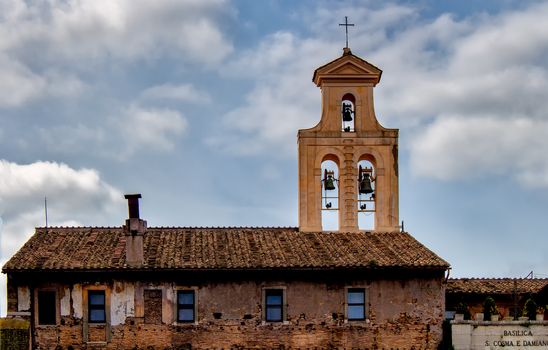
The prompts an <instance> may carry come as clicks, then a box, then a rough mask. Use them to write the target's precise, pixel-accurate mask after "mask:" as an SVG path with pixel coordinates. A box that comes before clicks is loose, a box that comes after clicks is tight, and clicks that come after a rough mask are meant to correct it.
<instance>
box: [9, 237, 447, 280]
mask: <svg viewBox="0 0 548 350" xmlns="http://www.w3.org/2000/svg"><path fill="white" fill-rule="evenodd" d="M125 240H126V237H125V235H124V233H123V231H122V228H120V227H116V228H90V227H73V228H48V230H47V232H46V230H45V229H43V228H38V229H36V233H35V234H34V235H33V236H32V237H31V238H30V239H29V241H27V243H26V244H25V245H24V246H23V247H22V248H21V249H20V250H19V251H18V252H17V253H16V254H15V255H14V256H13V257H12V258H11V259H10V260H9V261H8V262H7V263H6V264H5V265H4V267H3V271H5V272H7V271H21V270H70V269H76V270H103V269H108V270H112V269H126V268H128V267H127V266H126V264H125ZM144 256H145V264H144V268H147V269H269V268H320V269H322V268H356V267H359V268H384V267H403V268H435V269H446V268H447V267H448V266H449V264H448V263H447V262H445V261H444V260H443V259H441V258H440V257H438V256H437V255H435V254H434V253H433V252H431V251H430V250H428V249H427V248H426V247H424V246H423V245H422V244H420V243H419V242H418V241H416V240H415V239H414V238H413V237H412V236H411V235H409V234H408V233H405V232H357V233H344V232H306V233H304V232H299V231H298V229H297V228H148V230H147V232H146V234H145V237H144Z"/></svg>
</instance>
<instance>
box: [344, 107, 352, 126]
mask: <svg viewBox="0 0 548 350" xmlns="http://www.w3.org/2000/svg"><path fill="white" fill-rule="evenodd" d="M351 121H352V109H351V108H350V105H349V104H346V103H343V122H351Z"/></svg>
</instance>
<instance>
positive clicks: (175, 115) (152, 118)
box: [115, 106, 188, 154]
mask: <svg viewBox="0 0 548 350" xmlns="http://www.w3.org/2000/svg"><path fill="white" fill-rule="evenodd" d="M115 124H116V125H117V127H118V130H119V132H120V133H121V135H122V137H123V139H124V144H125V152H126V153H128V154H132V153H133V152H135V151H136V150H138V149H142V148H146V149H149V148H152V149H156V150H160V151H169V150H171V149H173V146H174V141H173V140H172V138H173V137H177V136H179V135H181V134H182V133H183V132H185V130H186V129H187V126H188V122H187V120H186V119H185V118H184V117H183V116H182V115H181V113H179V112H178V111H174V110H170V109H145V108H142V107H138V106H130V107H129V108H128V109H126V110H125V111H124V113H123V115H122V116H121V117H120V119H119V120H117V121H116V122H115Z"/></svg>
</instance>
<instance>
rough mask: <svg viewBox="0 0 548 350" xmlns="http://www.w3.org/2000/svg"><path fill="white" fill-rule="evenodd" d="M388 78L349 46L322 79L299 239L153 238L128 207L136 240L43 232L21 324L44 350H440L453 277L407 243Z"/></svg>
mask: <svg viewBox="0 0 548 350" xmlns="http://www.w3.org/2000/svg"><path fill="white" fill-rule="evenodd" d="M381 73H382V72H381V71H380V70H379V69H378V68H377V67H375V66H373V65H371V64H370V63H368V62H366V61H364V60H362V59H361V58H359V57H357V56H355V55H353V54H352V53H351V51H350V50H349V49H348V48H345V50H344V52H343V55H342V56H341V57H340V58H338V59H336V60H334V61H332V62H330V63H328V64H326V65H324V66H322V67H320V68H318V69H317V70H316V71H315V73H314V77H313V81H314V82H315V83H316V84H317V85H318V86H319V87H320V88H321V90H322V103H323V104H322V106H323V108H322V116H321V120H320V123H319V124H318V125H317V126H316V127H313V128H311V129H307V130H300V131H299V227H297V228H186V227H180V228H161V227H157V228H149V227H148V226H147V223H146V221H145V220H143V219H141V217H140V214H139V198H140V195H127V196H126V198H127V199H128V206H129V218H128V219H127V220H126V222H125V224H124V225H123V226H122V227H113V228H100V227H71V228H62V227H60V228H37V229H36V233H35V234H34V235H33V236H32V237H31V238H30V240H29V241H28V242H27V243H26V244H25V245H24V246H23V247H22V248H21V249H20V250H19V252H17V253H16V254H15V256H13V257H12V258H11V259H10V260H9V261H8V263H6V265H5V266H4V267H3V270H2V271H3V272H4V273H6V274H7V275H8V316H10V317H20V318H26V319H28V320H29V322H30V325H31V326H30V328H31V341H32V346H33V348H39V349H79V348H88V349H92V348H93V349H95V348H105V349H139V348H142V349H259V348H260V349H315V348H317V349H435V348H437V346H438V344H439V343H440V341H441V336H442V334H441V333H442V322H443V318H444V311H445V274H446V271H447V269H448V268H449V264H448V263H447V262H445V261H444V260H443V259H441V258H440V257H438V256H437V255H436V254H434V253H433V252H431V251H430V250H428V249H427V248H426V247H425V246H423V245H422V244H420V243H419V242H418V241H416V240H415V239H414V238H413V237H412V236H411V235H409V234H408V233H406V232H402V231H401V230H400V227H399V222H398V220H399V219H398V130H396V129H385V128H383V127H382V126H381V125H380V124H379V123H378V121H377V118H376V116H375V113H374V109H373V88H374V86H375V85H376V84H377V83H379V81H380V77H381ZM329 220H333V221H332V222H331V223H330V222H329ZM328 224H331V225H335V228H333V229H330V230H327V229H326V226H327V225H328Z"/></svg>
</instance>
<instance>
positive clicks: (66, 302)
mask: <svg viewBox="0 0 548 350" xmlns="http://www.w3.org/2000/svg"><path fill="white" fill-rule="evenodd" d="M59 304H60V306H61V316H70V289H69V288H66V287H65V288H63V292H62V295H61V300H60V302H59Z"/></svg>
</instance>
